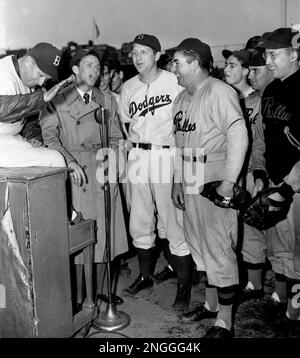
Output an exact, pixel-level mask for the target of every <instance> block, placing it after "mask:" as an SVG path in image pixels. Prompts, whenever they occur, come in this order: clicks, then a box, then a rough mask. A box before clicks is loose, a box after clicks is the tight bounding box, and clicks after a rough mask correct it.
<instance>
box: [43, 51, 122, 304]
mask: <svg viewBox="0 0 300 358" xmlns="http://www.w3.org/2000/svg"><path fill="white" fill-rule="evenodd" d="M70 67H71V69H72V71H73V73H74V74H75V84H70V85H69V86H67V87H66V88H64V89H63V91H62V92H61V94H60V95H59V96H57V97H56V98H55V100H54V101H53V102H52V103H53V109H52V110H51V111H44V112H43V113H42V116H41V121H40V123H41V128H42V135H43V139H44V143H45V144H46V145H48V147H49V148H52V149H56V150H58V151H59V152H60V153H61V154H62V155H63V156H64V158H65V160H66V162H67V165H68V167H69V168H71V169H72V170H73V171H72V173H71V181H72V185H71V190H72V202H73V205H74V207H76V209H78V210H80V211H81V212H82V214H83V216H84V217H89V218H93V219H95V220H97V226H98V230H97V244H96V246H95V262H96V263H97V284H98V293H100V292H101V290H102V286H101V285H102V281H101V277H102V274H103V270H102V269H103V266H102V265H100V263H102V262H103V261H105V260H106V258H105V208H104V192H103V189H102V185H101V183H99V182H98V181H97V178H96V173H97V169H98V167H99V168H100V161H101V159H102V155H101V151H100V150H99V149H100V148H102V143H101V138H100V126H99V124H98V123H97V122H96V120H95V111H96V110H97V109H99V108H100V107H103V108H104V109H105V113H107V115H108V116H109V124H110V126H109V135H110V144H111V147H112V148H113V150H117V148H118V145H119V140H121V139H122V132H121V129H120V127H119V122H118V118H117V104H116V102H115V100H114V98H113V97H112V96H111V95H110V94H108V93H106V92H102V91H100V90H99V89H97V88H96V87H94V85H95V83H96V81H97V79H98V77H99V75H100V60H99V57H98V55H97V53H96V52H94V51H89V50H85V49H81V50H79V51H77V52H75V53H74V55H73V57H72V58H71V61H70ZM115 165H117V164H116V163H115ZM111 168H112V170H115V167H113V165H112V166H111ZM110 187H111V193H112V194H111V207H112V222H111V226H112V227H111V258H112V259H113V258H114V257H116V256H117V255H119V254H121V253H124V252H126V251H127V250H128V245H127V240H126V234H125V233H126V230H125V223H124V216H123V211H122V206H121V201H120V195H119V188H118V184H117V182H111V183H110ZM77 262H78V263H81V260H80V258H78V261H77ZM77 269H78V272H80V271H81V269H82V267H81V266H79V265H77ZM81 277H82V276H81ZM78 282H79V286H78V287H80V278H79V281H78ZM78 292H79V291H78ZM113 299H116V300H117V301H116V302H115V303H121V302H122V301H121V299H120V298H119V297H117V296H114V297H113ZM80 301H81V297H80V295H79V296H78V297H77V303H81V302H80Z"/></svg>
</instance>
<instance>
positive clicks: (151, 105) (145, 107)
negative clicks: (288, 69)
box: [129, 94, 172, 118]
mask: <svg viewBox="0 0 300 358" xmlns="http://www.w3.org/2000/svg"><path fill="white" fill-rule="evenodd" d="M170 103H172V100H171V98H170V95H169V94H166V95H161V96H152V97H150V98H149V99H148V96H147V95H145V99H144V101H143V102H141V103H136V102H134V101H133V102H131V103H130V105H129V114H130V117H131V118H132V117H133V116H134V115H135V114H136V113H137V111H141V113H140V114H139V117H145V115H146V114H147V113H148V112H150V113H151V114H152V116H153V115H154V113H155V110H156V109H157V108H160V107H164V106H167V105H168V104H170Z"/></svg>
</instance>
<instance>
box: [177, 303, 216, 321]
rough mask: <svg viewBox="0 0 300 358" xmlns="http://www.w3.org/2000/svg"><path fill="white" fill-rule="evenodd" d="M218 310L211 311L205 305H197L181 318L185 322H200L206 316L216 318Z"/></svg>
mask: <svg viewBox="0 0 300 358" xmlns="http://www.w3.org/2000/svg"><path fill="white" fill-rule="evenodd" d="M217 315H218V311H216V312H212V311H209V310H208V309H207V308H206V307H205V306H204V305H201V306H198V307H196V308H195V309H194V310H193V311H189V312H187V313H185V314H183V315H182V316H181V317H180V319H181V321H182V322H183V323H194V322H199V321H201V320H203V319H205V318H216V317H217Z"/></svg>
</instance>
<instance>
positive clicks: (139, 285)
mask: <svg viewBox="0 0 300 358" xmlns="http://www.w3.org/2000/svg"><path fill="white" fill-rule="evenodd" d="M152 286H153V279H152V277H148V278H147V279H144V278H143V277H142V275H139V277H138V278H137V279H136V280H135V281H134V282H133V284H132V285H130V286H129V287H128V288H125V290H123V293H124V295H127V296H134V295H136V294H137V293H138V292H140V291H142V290H144V289H146V288H149V287H152Z"/></svg>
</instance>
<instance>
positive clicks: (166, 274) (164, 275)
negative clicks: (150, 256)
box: [153, 266, 177, 283]
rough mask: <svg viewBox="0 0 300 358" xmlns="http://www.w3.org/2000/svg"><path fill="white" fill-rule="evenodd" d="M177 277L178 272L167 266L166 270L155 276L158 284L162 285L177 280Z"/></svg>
mask: <svg viewBox="0 0 300 358" xmlns="http://www.w3.org/2000/svg"><path fill="white" fill-rule="evenodd" d="M176 277H177V273H176V271H173V270H171V269H170V268H169V267H168V266H165V268H164V269H163V270H162V271H161V272H159V273H156V274H155V275H154V276H153V278H154V281H155V282H156V283H162V282H165V281H167V280H169V279H170V278H176Z"/></svg>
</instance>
